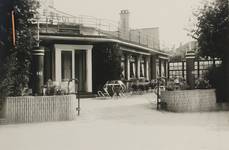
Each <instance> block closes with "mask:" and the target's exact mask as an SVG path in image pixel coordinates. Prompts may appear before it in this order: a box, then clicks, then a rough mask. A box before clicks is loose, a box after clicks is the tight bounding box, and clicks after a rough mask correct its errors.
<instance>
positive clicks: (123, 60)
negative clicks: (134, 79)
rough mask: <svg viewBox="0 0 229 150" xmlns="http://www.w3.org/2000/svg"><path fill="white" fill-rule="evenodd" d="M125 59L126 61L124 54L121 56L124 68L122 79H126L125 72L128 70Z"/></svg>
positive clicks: (122, 67)
mask: <svg viewBox="0 0 229 150" xmlns="http://www.w3.org/2000/svg"><path fill="white" fill-rule="evenodd" d="M125 61H126V59H125V55H122V57H121V69H122V74H121V78H122V79H125V72H126V67H125V66H126V65H125Z"/></svg>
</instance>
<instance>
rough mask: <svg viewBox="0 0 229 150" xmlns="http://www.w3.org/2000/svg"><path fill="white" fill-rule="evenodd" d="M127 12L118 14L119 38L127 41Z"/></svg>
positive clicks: (128, 28) (128, 29) (128, 13)
mask: <svg viewBox="0 0 229 150" xmlns="http://www.w3.org/2000/svg"><path fill="white" fill-rule="evenodd" d="M129 16H130V12H129V10H121V12H120V27H119V28H120V29H119V31H120V37H121V38H123V39H129V31H130V27H129Z"/></svg>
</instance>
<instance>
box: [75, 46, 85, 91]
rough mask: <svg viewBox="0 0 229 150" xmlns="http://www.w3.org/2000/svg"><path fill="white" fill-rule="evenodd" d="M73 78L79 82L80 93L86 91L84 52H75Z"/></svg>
mask: <svg viewBox="0 0 229 150" xmlns="http://www.w3.org/2000/svg"><path fill="white" fill-rule="evenodd" d="M75 78H76V79H78V80H79V86H80V91H81V92H85V91H86V51H85V50H75Z"/></svg>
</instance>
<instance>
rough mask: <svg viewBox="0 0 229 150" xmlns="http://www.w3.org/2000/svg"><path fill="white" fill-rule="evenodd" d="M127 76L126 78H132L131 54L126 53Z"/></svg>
mask: <svg viewBox="0 0 229 150" xmlns="http://www.w3.org/2000/svg"><path fill="white" fill-rule="evenodd" d="M125 57H126V58H125V77H126V80H130V55H129V54H126V55H125Z"/></svg>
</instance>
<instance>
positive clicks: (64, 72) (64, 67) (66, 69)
mask: <svg viewBox="0 0 229 150" xmlns="http://www.w3.org/2000/svg"><path fill="white" fill-rule="evenodd" d="M71 78H72V52H71V51H62V52H61V79H62V80H69V79H71Z"/></svg>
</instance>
